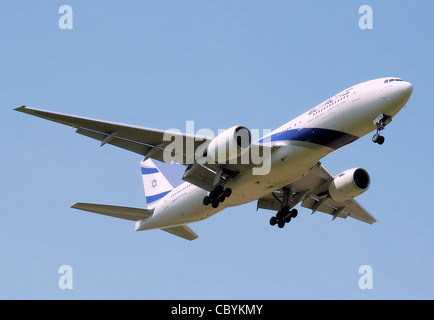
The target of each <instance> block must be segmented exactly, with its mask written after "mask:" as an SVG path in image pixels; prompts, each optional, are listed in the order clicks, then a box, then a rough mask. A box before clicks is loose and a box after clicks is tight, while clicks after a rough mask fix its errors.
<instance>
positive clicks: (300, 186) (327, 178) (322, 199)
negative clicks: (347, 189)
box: [257, 162, 377, 224]
mask: <svg viewBox="0 0 434 320" xmlns="http://www.w3.org/2000/svg"><path fill="white" fill-rule="evenodd" d="M333 179H334V177H333V176H332V175H331V174H330V173H329V172H328V171H327V170H326V169H325V168H324V167H323V166H322V164H321V163H319V162H318V164H317V165H316V166H314V167H313V168H312V169H311V170H310V171H309V173H308V174H306V175H305V176H304V177H302V178H300V179H299V180H297V181H294V182H292V183H290V184H288V185H287V186H285V187H284V188H283V189H281V190H276V191H274V192H272V193H271V194H269V195H267V196H265V197H263V198H261V199H259V200H258V203H257V208H258V209H259V208H261V209H268V210H274V211H279V210H281V208H282V203H284V199H285V197H287V198H288V200H287V202H288V203H287V205H288V206H289V207H291V208H293V207H295V206H296V205H297V204H298V203H300V202H301V206H302V207H304V208H309V209H311V210H312V214H313V213H315V212H317V211H319V212H323V213H327V214H330V215H331V216H333V220H334V219H335V218H337V217H339V218H344V219H345V218H347V217H352V218H354V219H357V220H360V221H363V222H366V223H369V224H373V223H375V222H377V220H376V219H375V218H374V217H373V216H372V215H371V214H370V213H369V212H368V211H367V210H366V209H364V208H363V207H362V206H361V205H360V204H359V203H358V202H357V201H355V200H354V199H348V200H345V201H342V202H341V201H336V200H334V199H332V198H331V197H330V195H329V193H328V187H329V185H330V183H331V182H332V181H333Z"/></svg>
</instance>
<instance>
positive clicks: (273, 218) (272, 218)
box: [270, 217, 277, 226]
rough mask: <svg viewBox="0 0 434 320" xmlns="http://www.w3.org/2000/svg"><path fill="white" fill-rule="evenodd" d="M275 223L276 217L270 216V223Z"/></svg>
mask: <svg viewBox="0 0 434 320" xmlns="http://www.w3.org/2000/svg"><path fill="white" fill-rule="evenodd" d="M276 223H277V218H276V217H271V218H270V225H272V226H275V225H276Z"/></svg>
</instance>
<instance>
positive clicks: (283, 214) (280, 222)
mask: <svg viewBox="0 0 434 320" xmlns="http://www.w3.org/2000/svg"><path fill="white" fill-rule="evenodd" d="M297 215H298V211H297V209H292V210H291V208H290V207H289V206H285V207H283V208H282V209H280V211H279V212H277V214H276V216H275V217H271V219H270V225H272V226H275V225H276V224H277V226H278V227H279V228H283V227H284V226H285V224H287V223H289V222H290V221H291V219H293V218H296V217H297Z"/></svg>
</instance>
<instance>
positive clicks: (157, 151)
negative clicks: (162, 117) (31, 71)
mask: <svg viewBox="0 0 434 320" xmlns="http://www.w3.org/2000/svg"><path fill="white" fill-rule="evenodd" d="M15 110H16V111H20V112H23V113H27V114H30V115H33V116H36V117H40V118H44V119H47V120H51V121H54V122H58V123H61V124H64V125H67V126H71V127H74V128H77V130H76V132H77V133H79V134H82V135H85V136H87V137H90V138H93V139H96V140H99V141H101V145H100V146H103V145H105V144H111V145H114V146H116V147H119V148H123V149H126V150H129V151H132V152H135V153H138V154H141V155H143V156H145V158H146V157H147V158H153V159H156V160H159V161H162V162H165V161H164V159H165V153H166V155H168V156H170V154H171V153H172V151H173V150H169V151H168V150H166V149H165V147H167V145H169V144H170V143H171V141H172V140H174V139H179V140H178V141H182V144H181V146H182V148H179V149H178V150H176V149H175V151H178V154H176V155H175V161H176V162H178V163H181V164H186V163H193V161H192V160H193V159H192V158H191V157H194V151H195V150H196V149H197V148H198V147H199V146H200V145H201V144H203V143H204V142H209V141H211V138H209V137H204V136H198V135H188V134H183V133H181V132H168V131H164V130H158V129H151V128H145V127H136V126H130V125H125V124H120V123H114V122H107V121H101V120H95V119H89V118H83V117H76V116H72V115H67V114H62V113H56V112H51V111H46V110H39V109H33V108H29V107H26V106H21V107H18V108H16V109H15ZM167 140H169V141H167ZM186 148H190V149H191V150H189V152H187V151H186ZM168 152H169V154H167V153H168ZM168 159H170V157H168Z"/></svg>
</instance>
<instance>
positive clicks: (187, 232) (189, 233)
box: [161, 224, 199, 241]
mask: <svg viewBox="0 0 434 320" xmlns="http://www.w3.org/2000/svg"><path fill="white" fill-rule="evenodd" d="M161 230H163V231H166V232H169V233H171V234H174V235H175V236H178V237H181V238H184V239H186V240H190V241H191V240H194V239H197V238H198V237H199V236H198V235H197V234H196V233H195V232H194V231H193V230H191V229H190V228H189V227H188V226H187V225H185V224H184V225H182V226H177V227H171V228H164V229H161Z"/></svg>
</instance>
